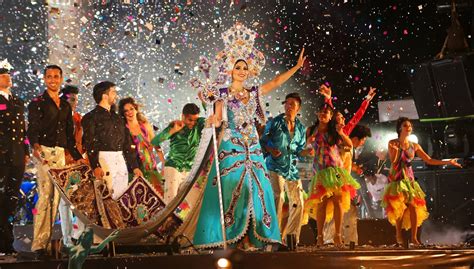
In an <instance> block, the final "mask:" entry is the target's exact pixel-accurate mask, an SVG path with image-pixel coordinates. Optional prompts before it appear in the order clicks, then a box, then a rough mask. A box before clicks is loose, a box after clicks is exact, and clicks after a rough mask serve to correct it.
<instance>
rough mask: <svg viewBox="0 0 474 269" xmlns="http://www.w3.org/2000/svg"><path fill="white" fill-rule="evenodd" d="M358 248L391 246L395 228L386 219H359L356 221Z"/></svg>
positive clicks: (394, 242)
mask: <svg viewBox="0 0 474 269" xmlns="http://www.w3.org/2000/svg"><path fill="white" fill-rule="evenodd" d="M357 233H358V236H359V246H363V245H371V246H379V245H393V244H396V243H397V241H396V240H395V227H394V226H392V224H390V222H388V220H387V219H360V220H358V221H357Z"/></svg>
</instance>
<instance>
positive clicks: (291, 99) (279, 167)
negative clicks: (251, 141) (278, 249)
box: [261, 93, 314, 241]
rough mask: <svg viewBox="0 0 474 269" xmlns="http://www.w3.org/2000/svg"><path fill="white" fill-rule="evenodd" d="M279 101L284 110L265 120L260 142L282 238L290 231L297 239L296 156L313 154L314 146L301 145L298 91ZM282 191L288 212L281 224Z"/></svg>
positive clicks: (303, 138) (299, 216)
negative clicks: (285, 220)
mask: <svg viewBox="0 0 474 269" xmlns="http://www.w3.org/2000/svg"><path fill="white" fill-rule="evenodd" d="M283 104H284V105H285V113H282V114H280V115H278V116H276V117H275V118H274V119H273V120H271V121H269V122H268V123H267V125H266V127H265V131H264V134H263V136H262V139H261V143H262V146H263V148H264V149H265V150H266V151H267V152H268V153H269V156H268V157H267V158H266V164H267V168H268V170H269V171H270V181H271V183H272V188H273V193H274V196H275V205H276V208H277V215H278V223H279V225H280V230H281V232H282V239H283V241H285V240H286V235H288V234H294V235H295V236H296V241H298V240H299V235H300V230H301V222H302V218H303V188H302V186H301V180H300V177H299V174H298V168H297V167H296V165H297V163H298V159H299V158H300V157H303V156H308V155H314V150H313V149H306V150H305V149H304V148H305V145H306V127H304V126H303V124H302V123H301V121H300V120H299V119H297V118H296V115H297V114H298V111H299V110H300V107H301V97H300V96H299V94H298V93H290V94H288V95H287V96H286V97H285V102H283ZM285 191H286V193H287V196H288V199H289V216H288V221H287V223H286V225H285V227H282V219H283V216H282V208H283V203H284V202H285Z"/></svg>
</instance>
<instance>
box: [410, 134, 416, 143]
mask: <svg viewBox="0 0 474 269" xmlns="http://www.w3.org/2000/svg"><path fill="white" fill-rule="evenodd" d="M408 141H410V142H413V143H417V144H418V137H417V136H416V135H414V134H411V135H409V136H408Z"/></svg>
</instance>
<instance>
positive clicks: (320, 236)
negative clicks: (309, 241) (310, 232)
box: [316, 234, 324, 248]
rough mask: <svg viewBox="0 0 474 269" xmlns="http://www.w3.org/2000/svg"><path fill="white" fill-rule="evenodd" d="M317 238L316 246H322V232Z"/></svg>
mask: <svg viewBox="0 0 474 269" xmlns="http://www.w3.org/2000/svg"><path fill="white" fill-rule="evenodd" d="M317 240H318V241H317V242H316V246H317V247H318V248H319V247H322V246H324V236H323V235H322V234H321V235H318V237H317Z"/></svg>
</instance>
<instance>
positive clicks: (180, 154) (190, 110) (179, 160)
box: [151, 103, 206, 204]
mask: <svg viewBox="0 0 474 269" xmlns="http://www.w3.org/2000/svg"><path fill="white" fill-rule="evenodd" d="M199 113H200V110H199V107H198V106H197V105H196V104H193V103H189V104H186V105H185V106H184V107H183V112H182V115H181V120H176V121H173V122H171V123H170V124H169V125H168V127H166V128H165V129H164V130H163V131H162V132H161V133H159V134H158V135H156V136H155V137H154V138H153V140H152V141H151V143H152V144H153V145H154V146H160V145H161V143H163V142H164V141H166V140H168V139H169V140H170V152H169V154H168V158H167V159H166V162H165V167H164V169H163V171H164V172H163V177H164V179H165V194H164V197H163V198H164V201H165V203H169V202H170V201H171V200H172V199H173V198H174V197H175V196H176V194H177V193H178V188H179V185H180V184H181V183H182V182H183V181H184V180H185V179H186V177H187V176H188V173H189V171H190V170H191V166H192V165H193V161H194V156H195V155H196V151H197V149H198V146H199V140H201V131H202V129H203V128H204V125H205V121H206V120H205V118H203V117H199ZM188 203H190V204H192V202H191V201H188Z"/></svg>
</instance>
